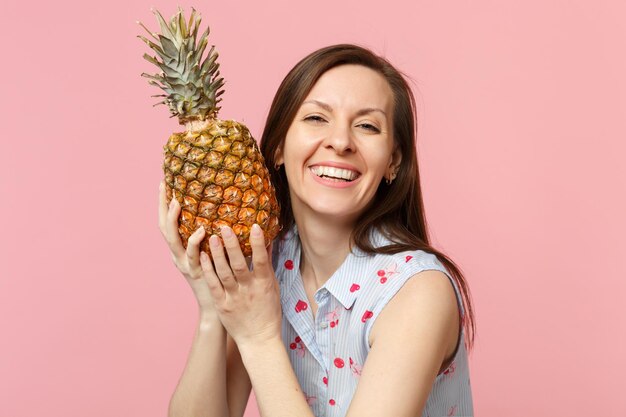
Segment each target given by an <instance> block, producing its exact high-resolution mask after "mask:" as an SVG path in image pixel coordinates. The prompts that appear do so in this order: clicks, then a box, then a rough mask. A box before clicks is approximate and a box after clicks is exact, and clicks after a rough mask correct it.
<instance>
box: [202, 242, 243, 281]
mask: <svg viewBox="0 0 626 417" xmlns="http://www.w3.org/2000/svg"><path fill="white" fill-rule="evenodd" d="M209 249H210V250H211V257H212V258H213V266H214V267H215V273H216V274H217V277H218V278H219V279H220V281H221V282H222V285H223V286H224V289H225V290H226V291H231V290H233V289H235V288H236V287H237V286H238V284H237V280H235V276H234V275H233V271H232V270H231V269H230V265H229V264H228V260H227V259H226V255H225V254H224V247H223V246H222V242H221V240H220V238H219V237H217V236H216V235H212V236H211V237H210V238H209Z"/></svg>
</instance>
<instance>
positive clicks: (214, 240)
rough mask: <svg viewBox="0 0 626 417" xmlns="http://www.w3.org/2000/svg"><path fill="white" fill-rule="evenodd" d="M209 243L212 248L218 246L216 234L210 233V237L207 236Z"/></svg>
mask: <svg viewBox="0 0 626 417" xmlns="http://www.w3.org/2000/svg"><path fill="white" fill-rule="evenodd" d="M209 244H210V245H211V246H212V247H214V248H219V247H220V241H219V238H218V237H217V236H216V235H211V237H210V238H209Z"/></svg>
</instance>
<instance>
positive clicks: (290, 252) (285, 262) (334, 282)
mask: <svg viewBox="0 0 626 417" xmlns="http://www.w3.org/2000/svg"><path fill="white" fill-rule="evenodd" d="M370 240H371V242H372V243H373V244H374V246H375V247H379V246H383V245H386V244H389V243H391V242H390V241H389V240H388V239H387V238H385V237H384V236H383V235H382V234H381V233H380V232H379V231H377V230H374V231H372V233H370ZM279 244H280V245H284V246H283V248H281V252H282V253H283V256H282V257H281V262H282V264H281V265H277V268H283V269H284V275H283V276H284V279H283V282H282V283H281V284H282V285H281V301H283V302H286V301H288V300H287V298H288V295H289V294H290V291H291V287H292V286H293V284H294V282H295V280H296V279H301V278H300V276H299V271H300V254H301V246H300V237H299V235H298V228H297V226H296V225H295V224H294V225H293V227H292V228H291V229H290V230H289V231H287V233H285V236H284V238H283V240H282V241H281V242H280V243H279ZM372 256H375V255H374V254H367V253H365V252H363V251H362V250H361V249H359V248H358V247H357V246H354V247H353V248H352V251H351V252H349V253H348V255H347V257H346V259H345V260H344V261H343V263H342V264H341V265H340V266H339V269H337V271H335V273H334V274H333V275H332V276H331V277H330V278H329V279H328V281H326V283H324V285H323V286H322V287H321V288H320V289H319V290H318V292H323V291H324V290H326V291H328V292H329V293H331V294H332V295H333V297H335V298H336V299H337V300H338V301H339V302H340V303H341V305H342V306H343V307H344V308H345V309H347V310H348V309H350V308H352V305H353V304H354V301H355V300H356V298H357V295H358V291H357V289H358V288H360V286H361V284H362V282H361V280H362V279H363V277H361V276H357V275H355V273H354V271H355V270H357V268H356V267H357V264H358V263H361V262H362V261H363V260H364V259H366V258H367V257H372Z"/></svg>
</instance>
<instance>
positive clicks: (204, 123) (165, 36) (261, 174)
mask: <svg viewBox="0 0 626 417" xmlns="http://www.w3.org/2000/svg"><path fill="white" fill-rule="evenodd" d="M153 12H154V14H155V15H156V17H157V20H158V21H159V24H160V26H161V31H162V33H161V34H157V33H153V32H151V31H150V30H148V28H146V27H145V26H144V25H143V24H141V23H139V22H137V23H139V24H140V25H141V26H142V27H143V28H144V29H145V30H146V31H147V32H148V33H149V34H150V35H151V36H152V37H153V38H154V40H155V42H153V41H151V40H149V39H147V38H145V37H144V36H141V35H140V36H138V37H139V38H141V39H142V40H143V41H144V42H145V43H146V44H148V46H150V48H152V49H153V50H154V51H155V52H156V53H157V55H158V56H159V57H160V60H159V57H156V56H154V57H151V56H149V55H148V54H144V58H145V59H146V60H148V61H149V62H151V63H153V64H155V65H157V66H158V67H159V68H160V69H161V72H160V73H158V74H154V75H150V74H146V73H143V74H141V75H142V76H144V77H147V78H149V79H150V81H149V83H150V84H152V85H156V86H157V87H159V88H161V89H162V90H163V91H165V93H166V94H161V95H156V96H153V97H165V99H164V100H163V101H161V102H159V103H157V104H155V105H158V104H167V105H168V107H169V109H170V112H171V113H172V117H174V116H177V117H178V119H179V122H180V124H183V125H185V128H186V131H185V132H179V133H173V134H172V135H171V136H170V138H169V140H168V141H167V144H166V145H165V146H164V147H163V149H164V151H165V160H164V162H163V171H164V173H165V184H166V190H167V198H168V201H169V199H171V198H172V194H173V196H174V197H175V198H176V199H177V200H178V202H179V203H180V205H181V209H182V210H181V213H180V217H179V219H178V224H179V227H178V231H179V233H180V236H181V240H182V242H183V246H184V247H185V248H186V247H187V240H188V239H189V236H190V235H191V234H192V233H193V232H195V230H196V229H197V228H198V227H199V226H203V227H204V228H205V230H206V232H207V234H206V237H205V238H204V239H203V241H202V242H201V244H200V250H202V251H204V252H207V253H209V254H210V251H209V246H208V237H209V236H211V235H212V234H219V230H220V228H221V226H223V225H226V226H230V227H232V229H233V231H234V232H235V233H236V234H237V236H238V237H239V242H240V244H241V249H242V252H243V253H244V255H246V256H249V255H251V253H252V251H251V248H250V244H249V243H248V239H249V235H250V228H251V227H252V225H253V224H254V223H257V224H259V226H261V228H262V229H263V231H264V235H265V241H266V242H270V241H271V240H272V239H274V238H275V237H276V235H277V234H278V232H279V231H280V225H279V206H278V202H277V200H276V196H275V191H274V187H273V186H272V184H271V183H270V178H269V173H268V171H267V167H266V166H265V161H264V159H263V156H262V155H261V153H260V151H259V149H258V147H257V144H256V141H255V140H254V138H253V137H252V135H251V134H250V132H249V131H248V128H247V127H246V126H244V125H242V124H240V123H238V122H236V121H233V120H226V121H224V120H220V119H218V118H217V112H218V110H219V109H220V107H217V104H218V103H219V102H220V101H221V98H219V97H220V96H221V95H222V93H223V92H224V90H223V89H222V86H223V84H224V79H223V78H220V77H219V71H218V68H219V64H218V63H217V61H216V60H217V57H218V54H217V52H216V51H215V47H214V46H213V47H211V50H210V51H209V53H208V55H207V57H206V59H205V60H204V61H202V55H203V53H204V50H205V48H206V46H207V36H208V34H209V28H207V29H206V31H205V32H204V33H203V34H202V36H201V37H200V40H199V42H198V43H197V44H196V36H197V34H198V28H199V26H200V21H201V18H200V16H199V15H196V11H195V10H194V9H192V12H191V16H190V19H189V24H187V23H186V22H185V18H184V15H183V10H182V9H181V8H180V7H179V9H178V13H177V14H176V15H174V17H172V19H171V20H170V22H169V24H168V23H167V22H166V21H165V20H164V19H163V16H161V14H160V13H159V12H158V11H157V10H153ZM201 61H202V62H201Z"/></svg>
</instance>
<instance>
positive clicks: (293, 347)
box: [289, 343, 298, 350]
mask: <svg viewBox="0 0 626 417" xmlns="http://www.w3.org/2000/svg"><path fill="white" fill-rule="evenodd" d="M297 347H298V345H296V344H295V343H291V344H290V345H289V349H291V350H296V348H297Z"/></svg>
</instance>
